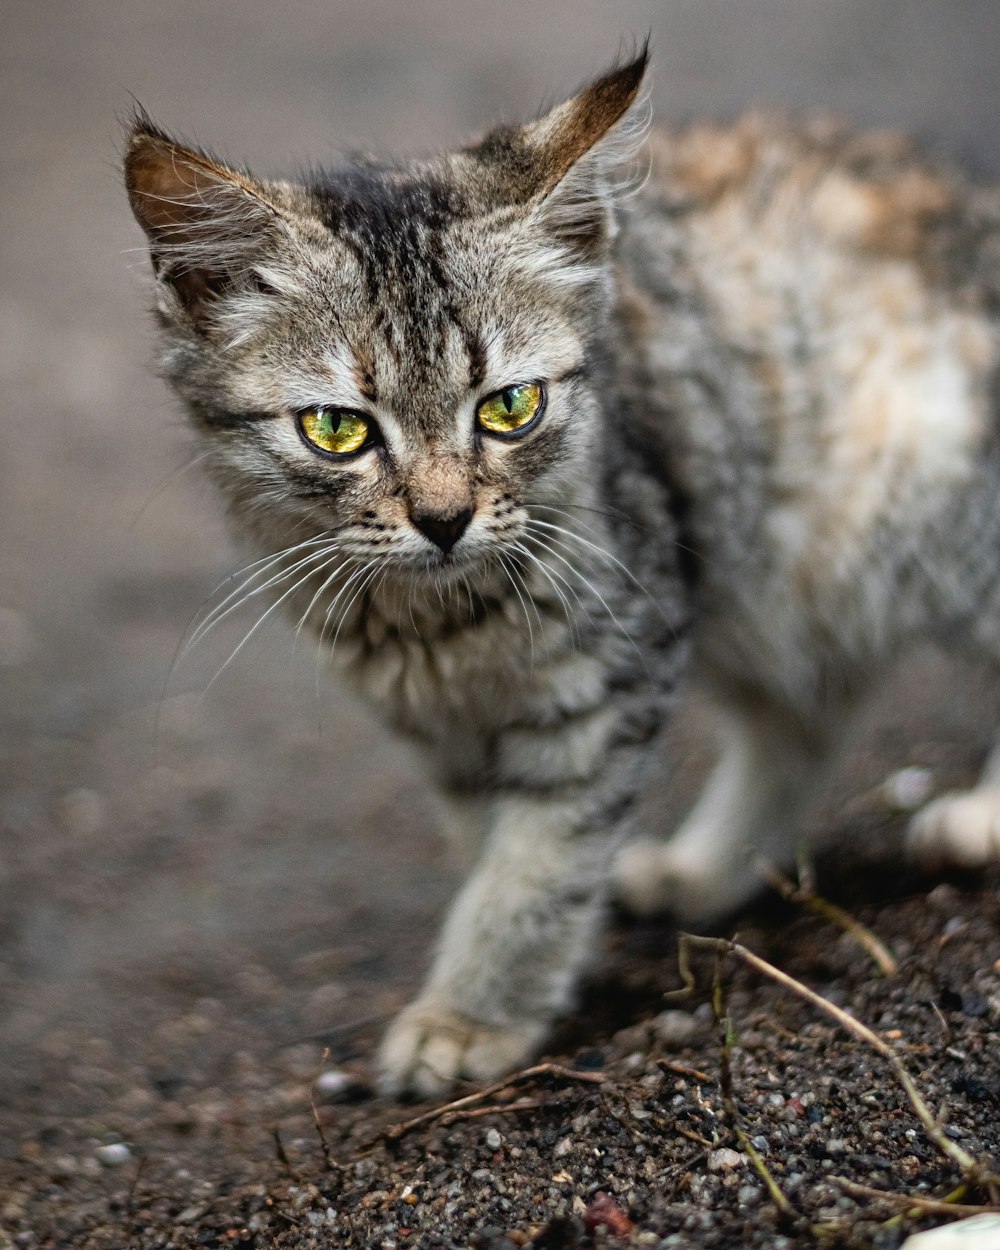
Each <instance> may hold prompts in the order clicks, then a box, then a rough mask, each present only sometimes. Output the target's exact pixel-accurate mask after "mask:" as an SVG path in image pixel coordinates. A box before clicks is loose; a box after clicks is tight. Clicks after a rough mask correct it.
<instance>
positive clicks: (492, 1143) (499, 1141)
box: [486, 1128, 503, 1150]
mask: <svg viewBox="0 0 1000 1250" xmlns="http://www.w3.org/2000/svg"><path fill="white" fill-rule="evenodd" d="M486 1144H487V1146H489V1148H490V1150H499V1149H500V1147H501V1146H502V1145H503V1138H502V1137H501V1136H500V1134H499V1133H498V1132H497V1130H496V1129H495V1128H491V1129H490V1130H489V1131H488V1132H487V1134H486Z"/></svg>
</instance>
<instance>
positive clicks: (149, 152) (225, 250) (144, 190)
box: [124, 110, 279, 329]
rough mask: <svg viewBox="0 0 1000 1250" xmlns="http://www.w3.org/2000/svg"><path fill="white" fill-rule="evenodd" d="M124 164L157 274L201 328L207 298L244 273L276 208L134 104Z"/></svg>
mask: <svg viewBox="0 0 1000 1250" xmlns="http://www.w3.org/2000/svg"><path fill="white" fill-rule="evenodd" d="M124 166H125V186H126V189H127V191H128V197H129V202H130V203H131V205H132V212H133V213H134V214H135V217H136V220H137V221H138V223H139V225H140V226H141V227H142V228H143V230H144V231H145V233H146V237H147V238H148V239H149V247H150V253H151V255H152V259H153V268H154V270H155V272H156V276H157V279H158V280H159V281H160V283H161V284H166V286H167V287H169V288H170V289H171V290H172V291H173V293H174V295H175V296H176V298H177V300H178V301H179V303H180V306H181V308H182V310H183V312H184V313H185V314H186V315H187V317H188V318H189V319H190V320H191V321H192V322H193V324H194V325H195V327H196V328H197V329H203V328H204V325H205V323H206V320H207V318H208V315H209V313H210V310H211V306H212V304H213V302H214V301H215V300H217V299H218V297H219V296H220V295H221V294H223V293H224V292H225V291H227V290H228V289H231V288H233V287H235V286H239V285H241V283H245V282H246V280H247V279H249V278H251V275H252V262H253V259H254V257H255V256H256V255H257V254H258V253H259V252H260V250H261V246H262V243H263V242H264V241H265V240H266V238H268V237H269V236H270V234H271V232H272V231H273V230H274V228H275V226H276V224H277V221H278V218H279V213H278V210H277V209H276V208H275V207H274V205H272V204H270V203H269V202H268V200H267V199H266V197H265V196H264V195H263V194H262V193H261V191H260V189H259V188H258V187H256V186H255V185H254V183H253V182H252V181H251V179H250V178H249V177H248V176H247V175H245V174H243V173H241V172H239V171H237V170H234V169H231V168H229V167H228V166H226V165H224V164H222V163H221V162H220V161H217V160H215V159H214V158H213V157H211V156H209V155H207V154H206V153H204V152H201V151H199V150H197V149H196V148H191V147H186V146H184V145H183V144H180V143H177V142H176V141H175V140H173V139H171V138H170V136H169V135H167V134H165V133H164V132H163V131H162V130H160V129H159V127H157V126H155V125H154V124H153V123H152V122H151V121H150V119H149V117H148V116H147V115H146V113H145V112H143V111H142V110H137V111H136V113H135V115H134V117H133V119H132V121H131V124H130V126H129V129H128V132H127V144H126V149H125V160H124Z"/></svg>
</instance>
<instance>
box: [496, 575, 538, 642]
mask: <svg viewBox="0 0 1000 1250" xmlns="http://www.w3.org/2000/svg"><path fill="white" fill-rule="evenodd" d="M500 564H501V567H502V568H503V571H504V572H505V573H506V574H507V578H508V580H509V581H510V584H511V587H512V588H513V590H514V594H515V595H517V597H518V600H519V601H520V604H521V609H522V611H523V612H524V623H525V625H527V627H528V651H529V656H530V663H531V664H532V666H533V665H534V663H535V635H534V631H533V630H532V628H531V617H530V616H529V615H528V605H527V603H526V602H525V598H524V595H523V594H522V593H521V591H520V589H519V587H518V584H517V578H516V576H515V572H514V570H513V569H511V568H510V567H509V566H508V564H507V561H506V560H505V558H504V556H503V554H502V553H500ZM525 590H526V591H527V587H525ZM528 597H529V598H531V596H530V595H529V596H528ZM531 605H532V607H533V608H534V609H535V615H536V617H538V625H539V628H541V624H542V620H541V617H540V616H539V614H538V606H537V605H536V604H535V601H534V600H533V599H532V600H531Z"/></svg>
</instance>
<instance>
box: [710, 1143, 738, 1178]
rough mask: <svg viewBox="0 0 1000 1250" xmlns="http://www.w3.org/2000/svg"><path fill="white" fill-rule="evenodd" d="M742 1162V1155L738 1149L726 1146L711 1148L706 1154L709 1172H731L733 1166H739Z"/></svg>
mask: <svg viewBox="0 0 1000 1250" xmlns="http://www.w3.org/2000/svg"><path fill="white" fill-rule="evenodd" d="M743 1162H744V1158H743V1155H741V1154H740V1152H739V1151H738V1150H730V1149H729V1147H728V1146H723V1147H722V1148H721V1149H720V1150H713V1151H712V1153H711V1154H710V1155H709V1156H708V1168H709V1171H710V1172H731V1171H732V1170H733V1168H738V1167H740V1165H741V1164H742V1163H743Z"/></svg>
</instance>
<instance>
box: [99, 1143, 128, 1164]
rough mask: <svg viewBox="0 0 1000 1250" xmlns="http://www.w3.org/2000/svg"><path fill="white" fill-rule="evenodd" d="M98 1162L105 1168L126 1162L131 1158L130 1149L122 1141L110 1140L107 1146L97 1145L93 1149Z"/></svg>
mask: <svg viewBox="0 0 1000 1250" xmlns="http://www.w3.org/2000/svg"><path fill="white" fill-rule="evenodd" d="M94 1154H95V1155H96V1157H97V1161H98V1162H99V1163H103V1164H104V1166H105V1167H106V1168H116V1167H118V1165H119V1164H120V1163H127V1162H128V1160H129V1159H131V1158H132V1151H131V1150H129V1148H128V1146H126V1145H125V1143H124V1142H121V1141H116V1142H112V1143H111V1145H109V1146H98V1147H97V1149H96V1150H95V1151H94Z"/></svg>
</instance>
